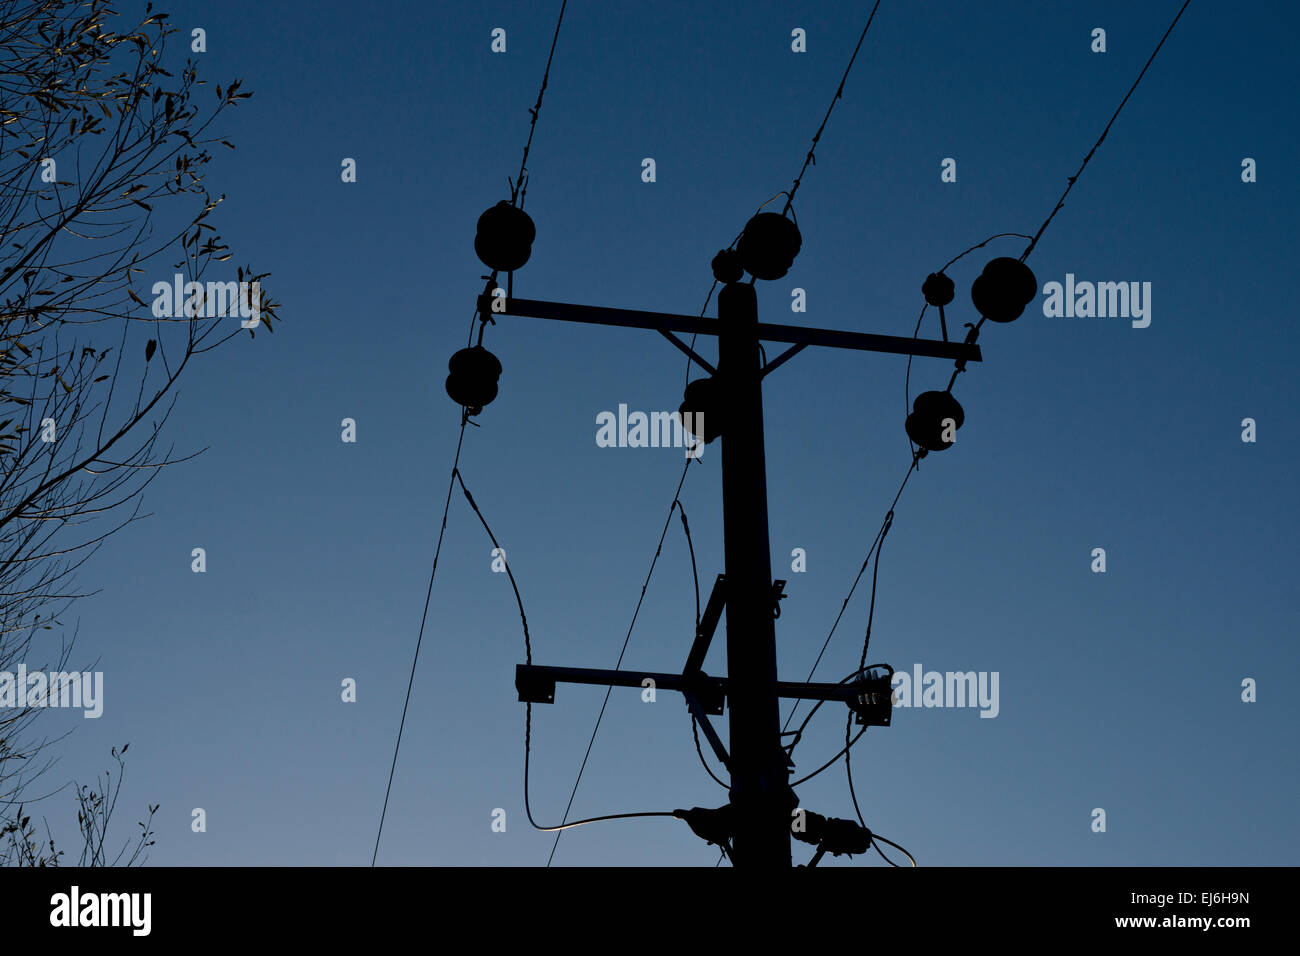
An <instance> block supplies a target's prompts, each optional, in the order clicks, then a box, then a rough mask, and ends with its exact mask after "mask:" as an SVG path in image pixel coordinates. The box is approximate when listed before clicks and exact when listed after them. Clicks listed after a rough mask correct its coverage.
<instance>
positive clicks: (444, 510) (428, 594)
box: [370, 411, 469, 867]
mask: <svg viewBox="0 0 1300 956" xmlns="http://www.w3.org/2000/svg"><path fill="white" fill-rule="evenodd" d="M468 421H469V416H468V415H466V414H465V412H464V411H462V412H461V416H460V437H459V438H458V439H457V440H456V457H455V459H454V460H453V461H452V464H451V477H450V478H449V479H448V480H447V501H446V503H445V504H444V505H443V508H442V527H441V528H440V529H439V531H438V546H437V547H436V548H434V551H433V570H431V571H430V572H429V588H428V590H427V591H426V592H425V595H424V613H422V614H421V615H420V633H419V636H418V637H416V639H415V655H414V656H413V657H412V658H411V676H410V679H409V680H408V681H407V682H406V700H405V701H404V702H403V703H402V720H401V723H399V724H398V725H397V743H396V744H395V745H394V747H393V765H392V766H391V767H389V768H388V787H387V788H386V789H385V790H384V808H383V810H381V811H380V813H379V832H378V833H376V834H375V852H374V853H373V854H372V855H371V857H370V865H371V866H372V867H373V866H374V865H375V861H376V860H377V859H378V858H379V838H380V837H381V836H383V833H384V818H385V817H386V816H387V815H388V797H389V794H391V793H392V792H393V776H394V775H395V774H396V773H397V754H398V751H400V750H401V748H402V731H403V730H404V729H405V727H406V709H407V708H408V707H409V706H410V705H411V688H412V687H413V686H414V685H415V665H416V664H417V663H419V660H420V644H421V643H423V641H424V624H425V621H426V620H428V617H429V599H430V598H431V597H432V596H433V579H434V577H435V576H436V575H437V573H438V555H439V554H441V553H442V539H443V536H444V535H446V533H447V513H448V511H450V509H451V489H452V488H453V487H454V484H455V479H456V475H457V474H458V472H457V470H456V469H457V467H458V466H459V465H460V449H461V446H462V445H463V444H464V441H465V425H466V423H467V422H468Z"/></svg>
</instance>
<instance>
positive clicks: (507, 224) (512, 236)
mask: <svg viewBox="0 0 1300 956" xmlns="http://www.w3.org/2000/svg"><path fill="white" fill-rule="evenodd" d="M535 238H537V227H536V226H534V225H533V220H532V217H531V216H529V215H528V213H526V212H524V211H523V210H522V209H519V208H518V207H516V206H512V205H511V204H510V203H509V202H507V201H506V200H504V199H503V200H501V201H500V202H499V203H497V204H496V205H495V206H493V207H492V208H491V209H489V210H488V211H487V212H485V213H483V215H481V216H479V217H478V232H477V234H476V235H475V236H474V252H476V253H477V254H478V257H479V259H480V260H481V261H482V263H483V264H484V265H485V266H487V267H488V268H489V269H492V270H494V271H496V272H514V271H515V270H516V269H518V268H520V267H521V266H522V265H523V264H524V263H525V262H527V261H528V257H529V256H530V255H532V252H533V240H534V239H535Z"/></svg>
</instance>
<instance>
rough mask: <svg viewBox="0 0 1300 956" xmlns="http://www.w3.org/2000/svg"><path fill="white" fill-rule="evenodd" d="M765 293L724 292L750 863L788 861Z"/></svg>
mask: <svg viewBox="0 0 1300 956" xmlns="http://www.w3.org/2000/svg"><path fill="white" fill-rule="evenodd" d="M757 327H758V298H757V295H756V294H755V291H754V287H753V285H746V284H745V283H742V282H732V283H729V284H728V285H726V286H724V287H723V289H722V291H721V292H720V293H719V294H718V371H719V373H720V374H719V378H720V380H721V381H722V382H723V383H725V387H724V389H723V393H722V394H723V406H722V407H723V415H724V419H723V420H724V421H725V422H726V432H725V434H724V435H723V436H722V524H723V550H724V555H725V560H726V575H727V582H728V588H727V596H728V598H729V600H728V601H727V676H728V678H729V680H728V694H727V697H728V700H729V702H730V704H731V740H730V743H731V767H730V769H731V807H732V828H733V829H732V846H733V849H734V851H735V857H736V859H737V860H738V861H739V860H744V861H745V862H746V864H747V865H750V866H762V867H776V866H784V867H788V866H789V865H790V822H789V821H790V812H791V811H792V810H793V809H794V808H795V807H796V806H797V805H798V801H797V800H796V799H795V796H794V791H792V790H791V789H790V783H789V769H790V762H789V759H788V758H787V757H786V753H785V751H784V750H782V749H781V710H780V707H781V701H780V698H778V697H777V692H776V623H775V618H774V610H775V607H776V601H777V598H776V596H775V595H774V594H773V592H772V556H771V546H770V543H769V541H768V536H767V534H768V529H767V461H766V455H765V452H764V447H763V383H762V378H763V368H762V364H761V362H760V359H759V350H758V328H757Z"/></svg>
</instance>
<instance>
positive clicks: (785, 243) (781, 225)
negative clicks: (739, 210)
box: [736, 212, 803, 279]
mask: <svg viewBox="0 0 1300 956" xmlns="http://www.w3.org/2000/svg"><path fill="white" fill-rule="evenodd" d="M802 247H803V237H802V236H800V235H799V227H798V226H796V225H795V224H794V223H793V222H791V221H790V220H789V219H787V218H785V216H782V215H781V214H780V213H775V212H760V213H759V214H758V215H756V216H755V217H754V218H753V219H751V220H749V222H747V223H746V224H745V231H744V232H743V233H741V236H740V242H738V243H737V244H736V251H737V252H738V253H740V261H741V263H742V264H743V265H744V267H745V271H746V272H748V273H749V274H750V275H752V276H753V277H754V278H755V279H779V278H781V277H782V276H783V275H785V274H786V273H787V272H789V271H790V266H792V265H793V264H794V257H795V256H797V255H799V250H800V248H802Z"/></svg>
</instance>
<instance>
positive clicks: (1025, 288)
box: [970, 256, 1038, 322]
mask: <svg viewBox="0 0 1300 956" xmlns="http://www.w3.org/2000/svg"><path fill="white" fill-rule="evenodd" d="M1037 295H1038V280H1037V279H1036V278H1035V277H1034V273H1033V271H1032V270H1031V269H1030V268H1029V266H1027V265H1025V264H1024V263H1023V262H1021V261H1020V260H1019V259H1012V258H1010V257H1009V256H1001V257H999V258H997V259H993V260H991V261H990V262H989V264H988V265H986V266H985V267H984V271H983V272H981V273H980V275H979V277H978V278H977V279H976V280H975V281H974V282H972V283H971V287H970V297H971V302H972V303H974V305H975V308H976V309H977V310H978V311H979V314H980V315H982V316H984V317H985V318H987V319H989V320H990V321H992V322H1013V321H1015V320H1016V319H1018V318H1020V315H1021V314H1022V313H1023V312H1024V311H1025V306H1027V305H1029V303H1030V302H1033V301H1034V298H1035V296H1037Z"/></svg>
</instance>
